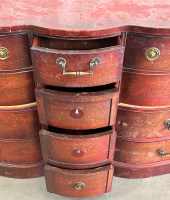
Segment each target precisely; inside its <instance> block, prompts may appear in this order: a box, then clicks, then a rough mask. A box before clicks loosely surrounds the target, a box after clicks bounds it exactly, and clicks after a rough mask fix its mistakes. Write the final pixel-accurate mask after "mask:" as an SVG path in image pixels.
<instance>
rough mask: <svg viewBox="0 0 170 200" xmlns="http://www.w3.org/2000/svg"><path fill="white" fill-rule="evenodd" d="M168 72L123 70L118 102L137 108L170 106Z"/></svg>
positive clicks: (169, 73)
mask: <svg viewBox="0 0 170 200" xmlns="http://www.w3.org/2000/svg"><path fill="white" fill-rule="evenodd" d="M168 85H170V72H168V73H165V72H159V73H158V72H149V71H139V70H132V69H125V68H123V73H122V81H121V89H120V102H121V103H125V104H131V105H137V106H167V105H170V92H169V87H168Z"/></svg>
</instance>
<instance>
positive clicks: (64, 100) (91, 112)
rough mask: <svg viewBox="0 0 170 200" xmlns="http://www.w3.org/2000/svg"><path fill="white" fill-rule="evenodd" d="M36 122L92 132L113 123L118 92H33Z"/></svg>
mask: <svg viewBox="0 0 170 200" xmlns="http://www.w3.org/2000/svg"><path fill="white" fill-rule="evenodd" d="M35 94H36V100H37V108H38V113H39V119H40V123H41V124H44V125H49V126H54V127H59V128H65V129H95V128H101V127H106V126H111V125H113V124H115V118H116V114H117V104H118V95H119V92H118V90H117V89H116V88H113V89H108V90H104V91H100V92H84V93H75V92H70V93H69V92H60V91H54V90H49V89H41V88H36V89H35Z"/></svg>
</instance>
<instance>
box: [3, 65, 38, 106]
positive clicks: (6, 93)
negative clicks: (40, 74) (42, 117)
mask: <svg viewBox="0 0 170 200" xmlns="http://www.w3.org/2000/svg"><path fill="white" fill-rule="evenodd" d="M0 88H1V89H0V105H1V106H13V105H21V104H28V103H32V102H35V94H34V88H35V83H34V77H33V71H32V70H30V69H29V70H25V71H22V70H20V71H17V72H14V73H11V72H9V73H1V74H0Z"/></svg>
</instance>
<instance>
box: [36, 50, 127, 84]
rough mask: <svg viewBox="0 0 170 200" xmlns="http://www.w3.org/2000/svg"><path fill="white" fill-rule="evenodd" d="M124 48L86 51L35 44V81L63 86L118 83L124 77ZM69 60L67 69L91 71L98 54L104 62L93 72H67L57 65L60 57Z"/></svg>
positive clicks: (69, 70)
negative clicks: (62, 49) (55, 48)
mask: <svg viewBox="0 0 170 200" xmlns="http://www.w3.org/2000/svg"><path fill="white" fill-rule="evenodd" d="M42 49H44V48H42ZM123 55H124V47H119V48H111V47H110V48H105V49H101V50H100V49H98V50H88V51H87V50H86V51H80V50H79V51H78V50H77V51H66V50H64V51H61V50H41V48H40V50H38V49H36V47H32V60H33V67H34V76H35V81H36V82H40V83H44V84H47V85H55V86H62V87H91V86H98V85H106V84H109V83H112V82H117V81H119V80H120V78H121V72H122V63H123ZM60 57H62V58H64V59H65V60H66V65H65V72H66V73H67V72H85V73H88V72H90V61H91V60H92V59H93V58H95V57H98V58H99V59H100V64H99V65H98V66H94V67H93V69H92V74H84V75H82V74H83V73H82V74H81V75H74V74H63V68H62V67H59V66H58V65H57V64H56V60H57V59H58V58H60Z"/></svg>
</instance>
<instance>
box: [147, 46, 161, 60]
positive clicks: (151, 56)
mask: <svg viewBox="0 0 170 200" xmlns="http://www.w3.org/2000/svg"><path fill="white" fill-rule="evenodd" d="M159 56H160V51H159V49H157V48H156V47H151V48H149V49H147V50H146V51H145V58H146V59H147V60H149V61H153V60H156V59H157V58H158V57H159Z"/></svg>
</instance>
